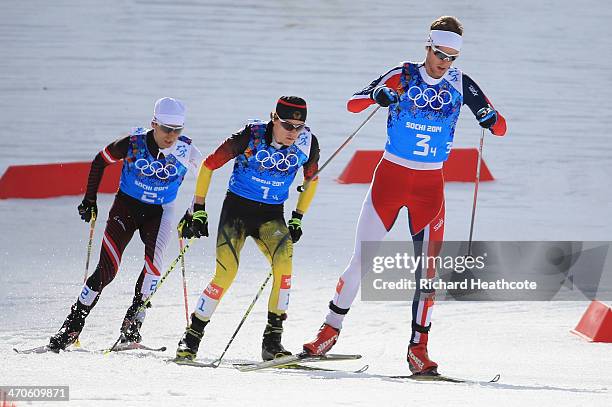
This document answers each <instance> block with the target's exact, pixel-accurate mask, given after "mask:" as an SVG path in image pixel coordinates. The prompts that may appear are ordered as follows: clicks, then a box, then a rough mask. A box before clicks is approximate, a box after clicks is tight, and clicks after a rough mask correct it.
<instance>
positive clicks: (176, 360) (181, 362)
mask: <svg viewBox="0 0 612 407" xmlns="http://www.w3.org/2000/svg"><path fill="white" fill-rule="evenodd" d="M168 363H175V364H177V365H180V366H193V367H211V368H217V367H219V365H218V364H216V363H213V362H209V363H203V362H196V361H195V360H190V359H185V358H174V359H170V360H168Z"/></svg>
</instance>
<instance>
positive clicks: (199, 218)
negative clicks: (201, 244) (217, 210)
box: [191, 204, 208, 238]
mask: <svg viewBox="0 0 612 407" xmlns="http://www.w3.org/2000/svg"><path fill="white" fill-rule="evenodd" d="M192 217H193V219H192V223H191V230H192V232H193V235H194V236H195V237H197V238H200V237H202V236H206V237H208V214H207V213H206V211H205V210H204V205H200V204H193V215H192Z"/></svg>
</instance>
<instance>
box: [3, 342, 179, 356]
mask: <svg viewBox="0 0 612 407" xmlns="http://www.w3.org/2000/svg"><path fill="white" fill-rule="evenodd" d="M166 349H167V348H166V347H165V346H160V347H158V348H153V347H150V346H146V345H143V344H141V343H136V342H128V343H124V344H119V345H117V346H116V347H115V350H114V351H113V352H124V351H129V350H145V351H149V352H165V351H166ZM13 350H14V351H15V352H16V353H18V354H21V355H27V354H32V353H47V352H53V353H60V352H59V351H55V350H52V349H51V348H49V346H48V345H43V346H37V347H35V348H31V349H17V348H13ZM62 352H87V353H104V352H106V350H105V349H100V350H88V349H84V348H69V349H65V350H63V351H62Z"/></svg>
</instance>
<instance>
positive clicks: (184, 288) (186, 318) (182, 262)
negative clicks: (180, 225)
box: [178, 229, 189, 326]
mask: <svg viewBox="0 0 612 407" xmlns="http://www.w3.org/2000/svg"><path fill="white" fill-rule="evenodd" d="M178 235H179V237H178V239H179V249H180V251H181V252H182V251H183V249H184V247H185V241H184V240H183V238H182V237H181V230H180V229H179V231H178ZM181 274H182V276H183V302H184V303H185V321H186V322H187V326H189V306H188V305H187V279H186V278H185V256H183V257H181Z"/></svg>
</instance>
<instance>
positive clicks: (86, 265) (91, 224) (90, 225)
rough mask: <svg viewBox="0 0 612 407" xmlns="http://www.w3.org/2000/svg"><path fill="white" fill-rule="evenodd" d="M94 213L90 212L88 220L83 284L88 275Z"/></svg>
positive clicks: (94, 219) (94, 224) (94, 220)
mask: <svg viewBox="0 0 612 407" xmlns="http://www.w3.org/2000/svg"><path fill="white" fill-rule="evenodd" d="M96 217H97V216H96V213H95V212H93V211H92V212H91V222H89V242H87V259H86V260H85V275H84V276H83V284H85V283H86V282H87V277H88V275H89V259H90V258H91V246H92V243H93V237H94V228H95V227H96Z"/></svg>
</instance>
